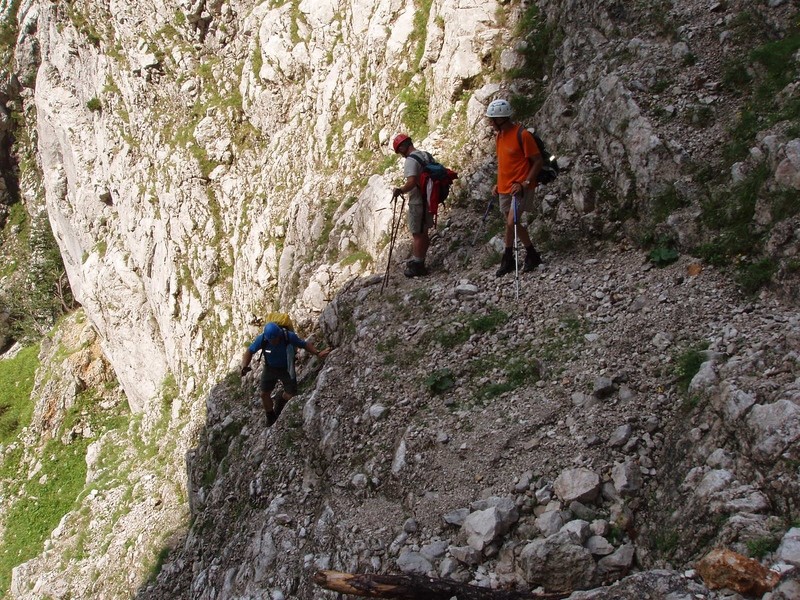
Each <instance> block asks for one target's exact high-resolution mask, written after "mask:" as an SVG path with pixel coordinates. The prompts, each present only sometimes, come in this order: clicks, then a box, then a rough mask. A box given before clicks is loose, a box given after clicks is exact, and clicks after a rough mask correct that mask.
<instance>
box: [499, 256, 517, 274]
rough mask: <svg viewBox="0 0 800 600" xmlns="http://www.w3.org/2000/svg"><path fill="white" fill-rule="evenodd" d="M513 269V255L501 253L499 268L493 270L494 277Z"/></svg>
mask: <svg viewBox="0 0 800 600" xmlns="http://www.w3.org/2000/svg"><path fill="white" fill-rule="evenodd" d="M513 270H514V256H513V255H512V256H511V257H508V256H506V255H505V254H504V255H503V258H502V260H501V261H500V268H499V269H497V271H495V276H496V277H502V276H503V275H505V274H506V273H511V271H513Z"/></svg>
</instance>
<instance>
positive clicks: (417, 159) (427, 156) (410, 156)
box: [408, 152, 433, 167]
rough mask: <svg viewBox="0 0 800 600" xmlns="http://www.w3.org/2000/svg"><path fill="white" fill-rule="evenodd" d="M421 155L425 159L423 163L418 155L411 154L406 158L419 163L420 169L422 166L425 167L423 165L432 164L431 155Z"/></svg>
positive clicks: (425, 153) (426, 153) (427, 153)
mask: <svg viewBox="0 0 800 600" xmlns="http://www.w3.org/2000/svg"><path fill="white" fill-rule="evenodd" d="M423 154H424V155H425V158H426V160H425V161H423V160H422V159H421V158H420V157H419V155H418V154H414V153H411V154H409V155H408V157H409V158H413V159H414V160H415V161H417V162H418V163H419V166H420V167H424V166H425V165H427V164H428V163H432V162H433V155H432V154H431V153H430V152H423Z"/></svg>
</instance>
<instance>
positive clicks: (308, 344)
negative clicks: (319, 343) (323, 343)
mask: <svg viewBox="0 0 800 600" xmlns="http://www.w3.org/2000/svg"><path fill="white" fill-rule="evenodd" d="M306 350H308V351H309V352H311V354H313V355H314V356H317V357H319V358H325V357H326V356H328V354H330V353H331V349H330V348H325V350H317V347H316V346H314V344H312V343H311V342H306Z"/></svg>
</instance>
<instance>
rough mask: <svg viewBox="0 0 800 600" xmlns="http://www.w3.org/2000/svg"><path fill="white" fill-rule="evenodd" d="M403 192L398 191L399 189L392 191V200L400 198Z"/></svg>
mask: <svg viewBox="0 0 800 600" xmlns="http://www.w3.org/2000/svg"><path fill="white" fill-rule="evenodd" d="M402 195H403V192H401V191H400V188H394V189H393V190H392V199H395V198H397V197H398V196H402Z"/></svg>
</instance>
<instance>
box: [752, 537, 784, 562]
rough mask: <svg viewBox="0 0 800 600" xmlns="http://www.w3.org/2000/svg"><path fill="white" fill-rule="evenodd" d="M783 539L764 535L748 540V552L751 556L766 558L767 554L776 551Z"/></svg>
mask: <svg viewBox="0 0 800 600" xmlns="http://www.w3.org/2000/svg"><path fill="white" fill-rule="evenodd" d="M780 543H781V541H780V539H778V538H777V537H772V536H768V537H763V538H758V539H755V540H750V541H748V542H747V553H748V554H749V555H750V557H751V558H764V557H765V556H766V555H767V554H770V553H771V552H775V550H777V549H778V546H779V545H780Z"/></svg>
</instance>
